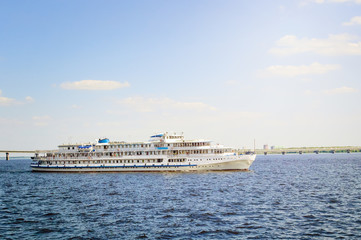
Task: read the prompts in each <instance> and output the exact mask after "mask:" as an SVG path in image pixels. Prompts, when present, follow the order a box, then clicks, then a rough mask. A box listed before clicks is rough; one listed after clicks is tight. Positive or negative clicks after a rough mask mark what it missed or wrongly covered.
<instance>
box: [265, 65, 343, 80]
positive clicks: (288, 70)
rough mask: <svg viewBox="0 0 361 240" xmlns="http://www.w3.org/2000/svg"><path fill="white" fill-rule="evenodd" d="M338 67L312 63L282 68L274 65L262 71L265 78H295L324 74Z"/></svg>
mask: <svg viewBox="0 0 361 240" xmlns="http://www.w3.org/2000/svg"><path fill="white" fill-rule="evenodd" d="M340 68H341V67H340V65H337V64H320V63H317V62H315V63H312V64H311V65H308V66H307V65H301V66H292V65H288V66H283V65H275V66H270V67H268V68H267V69H266V70H265V71H264V75H266V76H270V75H271V76H273V75H276V76H282V77H296V76H299V75H313V74H325V73H328V72H330V71H334V70H338V69H340Z"/></svg>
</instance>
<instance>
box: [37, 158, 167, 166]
mask: <svg viewBox="0 0 361 240" xmlns="http://www.w3.org/2000/svg"><path fill="white" fill-rule="evenodd" d="M161 162H163V159H139V160H94V161H91V160H83V161H54V162H53V161H39V164H48V165H52V164H53V163H54V164H55V165H56V164H106V163H161Z"/></svg>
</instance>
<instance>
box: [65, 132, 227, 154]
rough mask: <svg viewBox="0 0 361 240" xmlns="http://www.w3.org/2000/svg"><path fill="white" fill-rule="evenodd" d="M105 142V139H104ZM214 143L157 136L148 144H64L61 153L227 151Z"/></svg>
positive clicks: (173, 135) (179, 136)
mask: <svg viewBox="0 0 361 240" xmlns="http://www.w3.org/2000/svg"><path fill="white" fill-rule="evenodd" d="M102 140H104V139H102ZM211 142H212V141H209V140H204V139H197V140H185V139H184V136H183V134H168V133H162V134H156V135H153V136H151V138H150V140H149V141H147V142H124V141H121V142H117V141H114V142H110V141H107V142H105V143H103V142H102V143H101V142H100V141H98V142H97V143H82V144H63V145H60V146H59V152H67V153H78V152H108V151H114V152H119V151H147V150H185V149H210V148H213V149H225V148H224V147H223V146H222V145H213V146H212V145H211Z"/></svg>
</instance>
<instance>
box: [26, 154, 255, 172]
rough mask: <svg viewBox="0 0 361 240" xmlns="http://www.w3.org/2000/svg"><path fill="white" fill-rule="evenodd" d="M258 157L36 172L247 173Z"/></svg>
mask: <svg viewBox="0 0 361 240" xmlns="http://www.w3.org/2000/svg"><path fill="white" fill-rule="evenodd" d="M255 158H256V155H240V156H238V157H237V159H229V160H224V161H212V162H207V163H204V162H200V163H196V162H189V163H167V164H159V163H155V164H149V163H148V164H92V165H81V164H78V165H38V164H32V165H31V167H32V170H33V171H35V172H190V171H232V170H233V171H237V170H238V171H247V170H248V169H249V167H250V166H251V164H252V163H253V161H254V160H255Z"/></svg>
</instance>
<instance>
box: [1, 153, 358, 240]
mask: <svg viewBox="0 0 361 240" xmlns="http://www.w3.org/2000/svg"><path fill="white" fill-rule="evenodd" d="M30 162H31V161H30V160H29V159H20V160H10V161H4V160H0V239H328V238H329V239H342V238H346V239H360V238H361V154H358V153H351V154H346V153H344V154H318V155H317V154H304V155H268V156H257V159H256V161H255V162H254V164H253V165H252V166H251V168H250V171H249V172H200V173H98V174H94V173H87V174H78V173H71V174H70V173H69V174H66V173H65V174H64V173H33V172H31V171H30V167H29V164H30Z"/></svg>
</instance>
